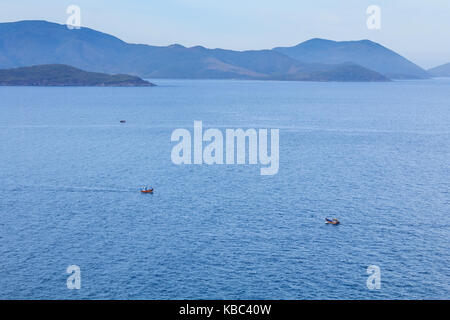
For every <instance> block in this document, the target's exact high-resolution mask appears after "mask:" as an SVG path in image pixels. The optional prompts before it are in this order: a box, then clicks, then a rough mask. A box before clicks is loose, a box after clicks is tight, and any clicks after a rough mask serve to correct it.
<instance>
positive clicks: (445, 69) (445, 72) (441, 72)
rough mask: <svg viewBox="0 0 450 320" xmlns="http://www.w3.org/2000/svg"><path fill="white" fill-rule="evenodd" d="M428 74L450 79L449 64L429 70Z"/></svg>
mask: <svg viewBox="0 0 450 320" xmlns="http://www.w3.org/2000/svg"><path fill="white" fill-rule="evenodd" d="M428 73H429V74H431V75H432V76H434V77H450V63H446V64H443V65H441V66H437V67H435V68H431V69H429V70H428Z"/></svg>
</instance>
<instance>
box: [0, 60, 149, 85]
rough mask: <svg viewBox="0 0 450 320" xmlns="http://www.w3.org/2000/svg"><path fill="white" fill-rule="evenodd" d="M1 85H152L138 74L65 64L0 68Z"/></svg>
mask: <svg viewBox="0 0 450 320" xmlns="http://www.w3.org/2000/svg"><path fill="white" fill-rule="evenodd" d="M0 86H42V87H47V86H54V87H66V86H77V87H152V86H155V84H153V83H151V82H148V81H146V80H143V79H141V78H139V77H136V76H131V75H126V74H114V75H110V74H106V73H98V72H88V71H84V70H81V69H78V68H75V67H72V66H69V65H65V64H46V65H37V66H31V67H21V68H14V69H3V70H0Z"/></svg>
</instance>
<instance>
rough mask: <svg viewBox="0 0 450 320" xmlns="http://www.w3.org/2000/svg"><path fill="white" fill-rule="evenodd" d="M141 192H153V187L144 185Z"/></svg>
mask: <svg viewBox="0 0 450 320" xmlns="http://www.w3.org/2000/svg"><path fill="white" fill-rule="evenodd" d="M141 193H153V188H147V187H143V188H142V189H141Z"/></svg>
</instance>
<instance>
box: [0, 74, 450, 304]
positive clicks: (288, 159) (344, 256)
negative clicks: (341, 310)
mask: <svg viewBox="0 0 450 320" xmlns="http://www.w3.org/2000/svg"><path fill="white" fill-rule="evenodd" d="M155 82H156V83H157V84H158V85H159V86H158V87H155V88H35V87H0V181H1V184H0V298H2V299H12V298H20V299H41V298H45V299H103V298H104V299H114V298H117V299H119V298H121V299H222V298H224V299H423V298H433V299H449V298H450V219H449V214H450V193H449V190H450V161H449V159H450V79H439V80H427V81H399V82H391V83H305V82H275V81H267V82H261V81H181V80H179V81H178V80H160V81H155ZM122 119H124V120H127V123H126V124H120V123H119V120H122ZM194 120H201V121H203V126H204V127H205V128H208V127H210V128H219V129H221V130H225V128H256V129H258V128H279V129H280V169H279V172H278V174H276V175H274V176H261V175H260V171H259V170H260V166H255V165H215V166H208V165H182V166H177V165H174V164H173V163H172V161H171V157H170V154H171V149H172V147H173V146H174V143H172V142H171V141H170V136H171V133H172V131H173V130H174V129H177V128H186V129H189V130H192V127H193V121H194ZM144 184H151V185H153V186H154V187H155V193H154V194H153V195H143V194H140V192H139V188H140V186H141V185H144ZM325 217H337V218H339V219H340V221H341V222H342V223H341V225H339V226H332V225H326V224H325V223H324V218H325ZM69 265H78V266H79V267H80V268H81V289H80V290H68V289H67V287H66V279H67V277H68V274H66V268H67V267H68V266H69ZM370 265H377V266H379V267H380V270H381V288H380V289H379V290H369V289H368V288H367V286H366V280H367V277H368V276H369V275H368V274H367V272H366V270H367V267H368V266H370Z"/></svg>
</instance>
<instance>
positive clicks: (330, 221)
mask: <svg viewBox="0 0 450 320" xmlns="http://www.w3.org/2000/svg"><path fill="white" fill-rule="evenodd" d="M325 223H326V224H334V225H338V224H340V222H339V220H338V219H336V218H333V219H328V218H325Z"/></svg>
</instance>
